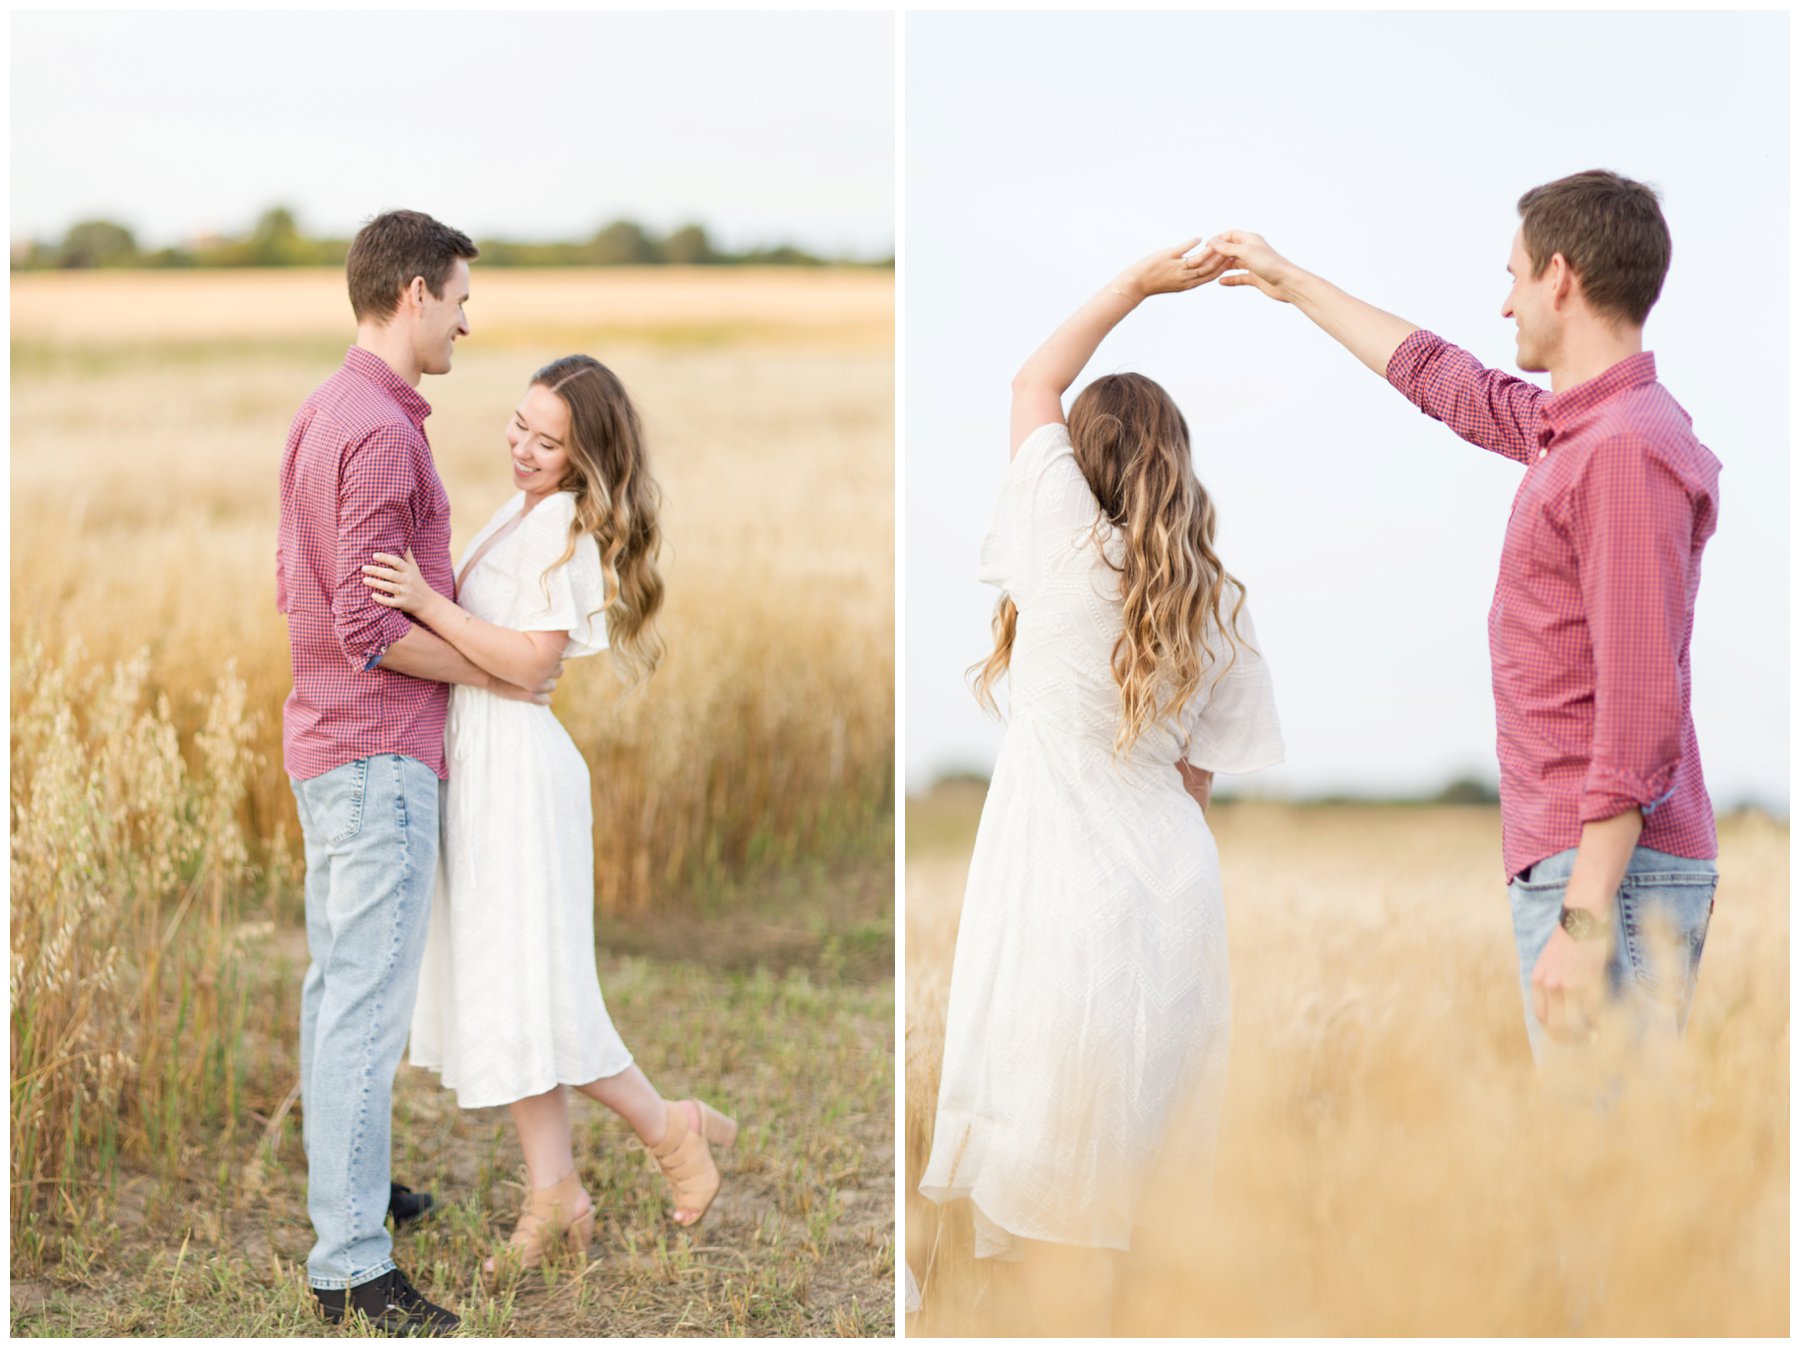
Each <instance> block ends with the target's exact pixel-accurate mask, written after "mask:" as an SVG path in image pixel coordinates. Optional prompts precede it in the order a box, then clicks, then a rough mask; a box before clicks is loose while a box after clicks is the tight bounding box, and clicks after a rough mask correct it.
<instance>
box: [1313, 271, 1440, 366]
mask: <svg viewBox="0 0 1800 1348" xmlns="http://www.w3.org/2000/svg"><path fill="white" fill-rule="evenodd" d="M1289 290H1290V292H1291V299H1292V302H1293V305H1294V307H1295V308H1297V309H1298V310H1300V312H1301V313H1303V314H1305V315H1306V316H1307V317H1308V318H1310V319H1312V321H1313V322H1314V323H1317V324H1318V325H1319V326H1320V327H1321V328H1323V329H1324V330H1325V332H1326V334H1327V335H1329V336H1330V337H1331V338H1332V339H1333V340H1334V341H1336V342H1337V343H1338V344H1339V345H1341V346H1343V347H1344V349H1345V350H1347V351H1349V352H1350V354H1351V355H1353V356H1355V357H1356V358H1357V359H1358V360H1360V361H1361V362H1362V363H1363V364H1364V365H1367V366H1368V367H1369V368H1370V369H1371V370H1373V371H1375V373H1376V374H1378V375H1380V376H1381V377H1382V378H1383V379H1386V378H1387V369H1388V362H1389V361H1391V360H1392V359H1393V358H1394V352H1395V351H1396V350H1397V349H1398V348H1399V346H1400V343H1401V342H1404V341H1405V340H1406V339H1407V338H1408V337H1410V336H1411V335H1412V334H1413V333H1415V332H1417V331H1418V330H1419V329H1418V325H1417V324H1416V323H1408V322H1407V321H1406V320H1405V319H1404V318H1399V317H1396V316H1395V315H1393V314H1390V313H1388V312H1387V311H1386V310H1385V309H1377V308H1376V307H1375V306H1374V305H1372V304H1369V303H1368V302H1366V301H1364V300H1359V299H1357V298H1356V296H1354V295H1351V294H1347V293H1346V292H1344V291H1342V290H1340V289H1338V287H1336V286H1334V285H1333V284H1332V283H1331V282H1330V281H1327V280H1326V279H1325V278H1324V277H1322V276H1315V275H1313V274H1312V273H1311V272H1307V271H1303V272H1298V273H1297V274H1296V275H1295V277H1294V278H1293V280H1292V281H1291V282H1290V283H1289Z"/></svg>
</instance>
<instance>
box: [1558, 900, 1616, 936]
mask: <svg viewBox="0 0 1800 1348" xmlns="http://www.w3.org/2000/svg"><path fill="white" fill-rule="evenodd" d="M1562 929H1563V930H1564V931H1566V932H1568V933H1569V935H1570V936H1572V937H1574V938H1575V939H1576V940H1577V941H1598V940H1601V939H1602V938H1604V937H1606V936H1610V935H1611V934H1612V923H1610V922H1608V921H1607V920H1606V919H1605V918H1603V917H1600V916H1598V915H1596V914H1594V913H1592V912H1589V911H1588V910H1587V909H1586V908H1570V907H1569V906H1568V905H1566V904H1565V905H1564V906H1563V910H1562Z"/></svg>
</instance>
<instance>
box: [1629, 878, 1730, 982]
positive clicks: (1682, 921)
mask: <svg viewBox="0 0 1800 1348" xmlns="http://www.w3.org/2000/svg"><path fill="white" fill-rule="evenodd" d="M1718 887H1719V877H1718V876H1717V874H1710V875H1709V874H1705V873H1695V872H1675V873H1664V874H1658V875H1642V876H1627V877H1626V879H1625V883H1624V884H1623V885H1622V886H1620V889H1619V925H1620V929H1621V934H1622V935H1623V937H1624V942H1625V953H1626V956H1627V958H1628V959H1629V960H1630V961H1631V971H1632V976H1633V977H1634V978H1635V979H1636V980H1637V983H1638V986H1640V987H1641V988H1643V989H1644V991H1646V992H1648V993H1649V994H1650V995H1651V996H1653V997H1656V998H1658V999H1661V1000H1664V1001H1674V1002H1682V1003H1685V1002H1686V1000H1687V998H1688V997H1690V996H1692V995H1693V990H1694V981H1695V979H1696V978H1697V977H1698V976H1699V972H1700V955H1701V952H1702V951H1703V950H1704V949H1705V948H1706V932H1707V927H1708V926H1709V925H1710V923H1711V920H1712V908H1713V893H1714V891H1716V890H1717V889H1718Z"/></svg>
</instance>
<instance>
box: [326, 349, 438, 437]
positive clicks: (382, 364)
mask: <svg viewBox="0 0 1800 1348" xmlns="http://www.w3.org/2000/svg"><path fill="white" fill-rule="evenodd" d="M344 368H345V369H346V370H349V371H351V372H352V373H354V374H359V375H361V376H362V377H363V378H364V379H366V380H368V381H369V382H370V383H371V384H373V385H375V387H376V388H378V389H380V390H382V391H383V392H384V393H386V394H387V395H388V396H389V397H390V398H392V399H393V400H394V401H395V402H397V403H399V404H400V410H401V411H402V412H404V413H406V415H407V418H408V419H409V420H410V421H411V422H412V424H413V425H415V426H418V427H421V428H423V427H424V425H425V418H426V417H428V416H430V415H431V404H430V403H428V402H426V401H425V400H424V399H423V398H421V397H420V396H419V390H418V389H416V388H414V387H413V386H412V385H411V384H409V383H407V382H406V381H405V380H404V379H402V378H401V377H400V376H399V375H397V374H395V373H394V367H393V366H391V365H389V364H388V363H387V362H386V361H385V360H383V359H382V358H381V357H380V356H378V355H376V354H375V353H374V352H373V351H371V350H369V349H368V348H367V347H364V346H353V347H351V348H350V350H349V353H348V354H347V355H345V357H344Z"/></svg>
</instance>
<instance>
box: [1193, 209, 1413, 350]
mask: <svg viewBox="0 0 1800 1348" xmlns="http://www.w3.org/2000/svg"><path fill="white" fill-rule="evenodd" d="M1206 246H1207V248H1208V249H1209V250H1210V251H1212V252H1214V253H1218V254H1220V255H1221V256H1223V257H1225V258H1227V259H1229V261H1230V265H1231V266H1233V267H1241V268H1243V270H1242V271H1234V272H1232V273H1230V274H1229V275H1227V276H1225V277H1224V278H1223V279H1222V280H1221V281H1220V282H1219V284H1220V285H1223V286H1255V287H1256V288H1257V289H1258V290H1260V291H1262V293H1263V294H1265V295H1267V296H1268V297H1269V298H1270V299H1274V300H1280V301H1281V302H1282V303H1284V304H1291V305H1293V306H1294V307H1295V308H1296V309H1298V310H1299V311H1300V312H1301V313H1303V314H1305V315H1306V316H1307V317H1308V318H1310V319H1312V321H1313V322H1315V323H1317V324H1318V325H1319V326H1320V327H1321V328H1323V329H1324V330H1325V331H1326V333H1327V334H1328V335H1330V336H1331V338H1332V339H1333V340H1335V341H1336V342H1338V343H1339V344H1340V345H1342V346H1343V347H1344V348H1345V349H1346V350H1348V351H1349V352H1350V354H1351V355H1353V356H1355V357H1356V358H1357V359H1358V360H1360V361H1361V362H1362V363H1363V364H1364V365H1367V366H1368V367H1369V368H1370V369H1371V370H1373V371H1375V373H1376V374H1378V375H1380V376H1382V377H1383V378H1384V379H1385V378H1386V377H1387V368H1388V362H1389V361H1390V360H1392V359H1393V358H1394V352H1395V351H1396V350H1397V349H1398V348H1399V346H1400V343H1401V342H1403V341H1405V340H1406V339H1407V338H1408V337H1409V336H1411V335H1412V334H1413V333H1414V332H1416V331H1418V327H1417V325H1416V324H1412V323H1408V322H1407V321H1406V320H1405V319H1404V318H1396V317H1395V316H1394V315H1393V314H1390V313H1388V312H1386V311H1385V310H1382V309H1377V308H1376V307H1375V306H1374V305H1372V304H1367V303H1364V302H1363V301H1362V300H1359V299H1357V298H1356V296H1354V295H1348V294H1345V293H1344V292H1343V291H1342V290H1339V289H1338V288H1337V287H1336V286H1334V285H1332V284H1331V282H1329V281H1327V280H1326V279H1325V278H1324V277H1322V276H1314V275H1313V274H1312V273H1311V272H1309V271H1306V270H1304V269H1302V268H1300V267H1296V266H1295V265H1294V264H1293V263H1292V262H1289V261H1288V260H1287V259H1286V258H1285V257H1283V256H1282V255H1281V254H1280V253H1277V252H1276V251H1275V250H1274V249H1273V248H1271V247H1269V242H1268V240H1267V239H1265V238H1263V236H1262V235H1260V234H1252V233H1250V232H1249V231H1248V230H1242V229H1228V230H1226V231H1225V232H1224V233H1223V234H1218V235H1215V236H1214V237H1213V238H1212V239H1210V240H1208V241H1207V245H1206Z"/></svg>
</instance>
